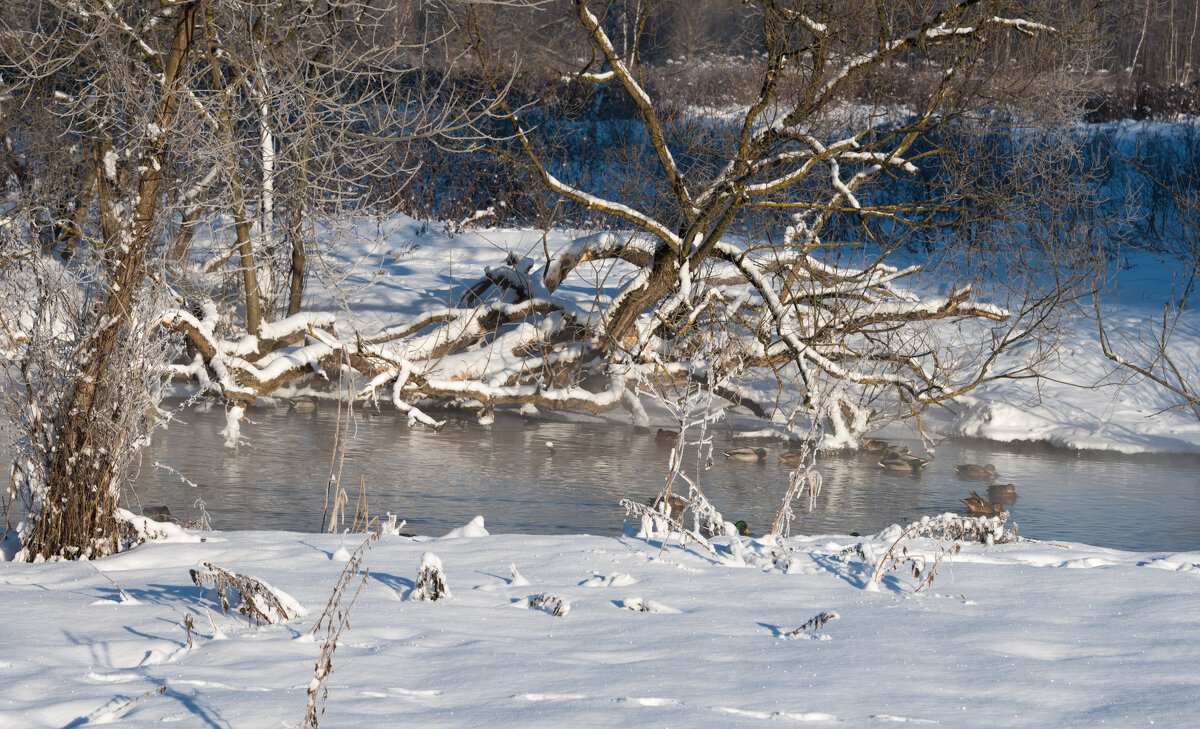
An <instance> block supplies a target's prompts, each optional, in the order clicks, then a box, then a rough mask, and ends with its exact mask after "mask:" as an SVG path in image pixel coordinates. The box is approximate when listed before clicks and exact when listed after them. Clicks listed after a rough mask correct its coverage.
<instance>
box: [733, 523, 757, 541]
mask: <svg viewBox="0 0 1200 729" xmlns="http://www.w3.org/2000/svg"><path fill="white" fill-rule="evenodd" d="M733 525H734V526H735V527H737V532H738V534H741V535H742V536H743V537H752V536H754V535H753V534H751V533H750V527H748V526H746V522H744V521H742V520H741V519H738V520H737V521H735V522H734V523H733Z"/></svg>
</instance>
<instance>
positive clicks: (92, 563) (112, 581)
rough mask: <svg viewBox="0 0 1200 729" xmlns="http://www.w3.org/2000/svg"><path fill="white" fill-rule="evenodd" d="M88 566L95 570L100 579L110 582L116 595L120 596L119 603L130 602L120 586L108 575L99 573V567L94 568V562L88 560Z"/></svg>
mask: <svg viewBox="0 0 1200 729" xmlns="http://www.w3.org/2000/svg"><path fill="white" fill-rule="evenodd" d="M88 564H89V565H91V567H92V569H94V570H96V572H97V573H98V574H99V575H100V576H101V577H103V578H104V579H106V580H108V581H109V582H111V583H112V586H113V587H115V588H117V593H118V594H120V596H121V601H122V602H131V599H130V597H129V595H126V594H125V591H124V590H122V589H121V586H120V585H118V584H117V583H116V581H115V580H113V578H111V577H109V576H108V575H106V574H104V573H103V572H101V571H100V568H99V567H97V566H96V564H95V563H94V562H92V561H90V560H89V561H88Z"/></svg>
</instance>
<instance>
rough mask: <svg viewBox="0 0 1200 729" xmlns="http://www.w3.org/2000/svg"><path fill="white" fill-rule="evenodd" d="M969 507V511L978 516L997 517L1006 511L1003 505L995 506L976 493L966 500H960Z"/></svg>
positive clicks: (972, 493)
mask: <svg viewBox="0 0 1200 729" xmlns="http://www.w3.org/2000/svg"><path fill="white" fill-rule="evenodd" d="M959 501H961V502H963V503H964V504H966V505H967V511H969V512H971V513H972V514H975V515H978V516H996V515H997V514H999V513H1000V512H1002V511H1004V505H1003V504H993V503H992V502H990V501H988V500H987V499H985V498H983V497H982V496H980V495H979V494H977V493H975V492H974V491H972V492H971V495H970V496H968V497H967V498H965V499H959Z"/></svg>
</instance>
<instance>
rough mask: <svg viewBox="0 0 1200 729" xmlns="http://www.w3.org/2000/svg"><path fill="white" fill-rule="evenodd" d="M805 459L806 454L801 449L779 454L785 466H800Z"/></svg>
mask: <svg viewBox="0 0 1200 729" xmlns="http://www.w3.org/2000/svg"><path fill="white" fill-rule="evenodd" d="M803 460H804V454H803V453H800V452H799V451H788V452H787V453H781V454H779V462H780V463H782V464H783V465H785V466H799V465H800V462H801V461H803Z"/></svg>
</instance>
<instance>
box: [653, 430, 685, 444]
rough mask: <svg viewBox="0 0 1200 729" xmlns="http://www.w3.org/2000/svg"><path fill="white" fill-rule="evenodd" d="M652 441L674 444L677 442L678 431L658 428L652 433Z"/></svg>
mask: <svg viewBox="0 0 1200 729" xmlns="http://www.w3.org/2000/svg"><path fill="white" fill-rule="evenodd" d="M654 442H655V443H662V444H664V445H675V444H676V443H678V442H679V431H677V430H667V429H666V428H659V429H658V432H657V433H655V434H654Z"/></svg>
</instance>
